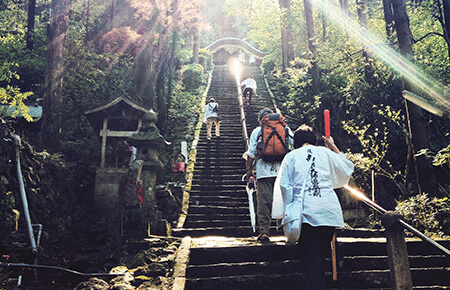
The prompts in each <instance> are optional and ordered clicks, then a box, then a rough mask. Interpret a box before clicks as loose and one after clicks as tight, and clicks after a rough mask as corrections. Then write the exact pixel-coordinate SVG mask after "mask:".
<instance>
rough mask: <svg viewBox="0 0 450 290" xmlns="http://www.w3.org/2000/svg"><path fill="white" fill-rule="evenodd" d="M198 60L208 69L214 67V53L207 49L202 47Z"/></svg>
mask: <svg viewBox="0 0 450 290" xmlns="http://www.w3.org/2000/svg"><path fill="white" fill-rule="evenodd" d="M198 58H199V59H198V62H199V64H200V65H202V66H203V67H204V68H205V69H206V70H210V69H212V65H213V55H212V53H211V52H210V51H209V50H207V49H200V51H199V56H198Z"/></svg>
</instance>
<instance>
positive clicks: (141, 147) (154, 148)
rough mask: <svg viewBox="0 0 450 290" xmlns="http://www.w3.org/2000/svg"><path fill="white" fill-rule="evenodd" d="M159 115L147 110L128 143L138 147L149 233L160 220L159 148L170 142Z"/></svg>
mask: <svg viewBox="0 0 450 290" xmlns="http://www.w3.org/2000/svg"><path fill="white" fill-rule="evenodd" d="M156 121H157V116H156V113H155V112H154V111H153V110H149V111H147V112H146V113H145V114H144V116H143V118H142V126H141V127H140V128H139V130H138V131H137V132H136V133H134V134H132V135H131V136H130V137H129V138H128V140H127V141H128V143H129V144H130V145H131V146H134V147H136V148H137V155H136V160H137V161H138V162H136V164H138V167H139V168H138V179H140V180H138V182H139V183H140V184H141V190H142V202H143V204H142V209H143V211H142V212H143V216H142V221H143V223H142V224H143V225H146V227H147V231H148V234H149V235H150V232H153V230H152V229H153V228H155V227H156V225H157V223H158V221H159V220H160V219H161V217H159V216H158V215H157V210H156V196H155V184H156V175H157V172H158V171H161V169H162V164H161V161H159V158H158V149H161V148H167V147H168V146H169V145H170V143H168V142H167V141H166V140H164V137H163V136H162V135H161V134H160V133H159V129H158V128H157V127H156Z"/></svg>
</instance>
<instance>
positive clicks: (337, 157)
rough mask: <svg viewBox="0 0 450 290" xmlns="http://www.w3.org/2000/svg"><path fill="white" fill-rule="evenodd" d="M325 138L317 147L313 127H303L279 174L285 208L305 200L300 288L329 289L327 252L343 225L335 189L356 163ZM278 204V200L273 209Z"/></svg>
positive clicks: (303, 204)
mask: <svg viewBox="0 0 450 290" xmlns="http://www.w3.org/2000/svg"><path fill="white" fill-rule="evenodd" d="M322 138H323V140H324V141H325V147H323V146H316V144H317V136H316V134H315V133H314V132H313V130H312V128H311V127H309V126H306V125H302V126H300V127H299V128H298V129H297V130H296V131H295V133H294V148H296V149H294V150H293V151H291V152H289V153H288V154H286V156H285V157H284V159H283V162H282V164H281V168H280V173H279V175H278V176H277V179H279V180H277V182H278V181H279V182H280V188H281V195H282V201H283V202H282V204H283V207H284V210H286V209H287V208H288V207H287V205H288V204H291V203H294V202H296V201H297V202H298V201H303V202H302V208H303V210H302V211H300V215H301V217H300V221H301V232H300V238H299V240H298V247H299V249H300V256H301V258H302V261H303V266H304V274H305V278H306V279H305V282H306V283H305V285H304V286H305V288H301V289H325V288H326V286H325V268H324V262H325V255H326V254H327V253H328V252H329V250H330V242H331V239H332V237H333V234H334V232H335V228H343V227H344V218H343V214H342V209H341V205H340V203H339V199H338V197H337V195H336V193H335V192H334V188H339V187H343V186H345V185H347V184H348V181H349V179H350V176H351V174H352V172H353V169H354V165H353V163H352V162H351V161H349V160H347V159H346V157H345V155H344V154H343V153H341V152H340V151H339V149H338V148H337V146H336V145H335V144H334V140H333V138H332V137H322ZM276 198H277V197H276V194H275V192H274V199H276ZM275 204H276V201H274V205H273V208H274V210H275ZM278 212H281V211H280V210H278Z"/></svg>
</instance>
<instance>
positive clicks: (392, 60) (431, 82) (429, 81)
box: [312, 0, 450, 111]
mask: <svg viewBox="0 0 450 290" xmlns="http://www.w3.org/2000/svg"><path fill="white" fill-rule="evenodd" d="M312 2H313V4H314V5H315V6H316V7H318V8H319V9H320V10H322V11H323V12H324V13H325V14H326V15H327V16H328V17H329V19H331V20H332V21H334V22H335V23H337V24H338V25H339V26H340V27H341V28H342V29H344V30H346V32H347V33H348V34H349V36H352V37H354V38H356V39H358V40H359V41H360V42H361V43H362V44H363V45H364V46H365V47H366V48H368V49H369V50H371V51H372V52H373V54H374V56H376V57H377V58H378V59H379V60H380V61H382V62H384V63H385V64H386V65H387V66H389V67H391V68H392V69H394V70H395V71H396V72H397V73H399V74H400V75H401V76H402V77H404V78H405V79H406V80H407V81H408V82H409V83H410V84H411V85H413V86H414V87H416V88H417V89H419V90H421V91H422V93H423V94H426V95H428V96H429V97H430V98H432V99H433V100H434V101H436V102H438V103H439V104H441V105H442V106H444V107H445V108H446V109H447V110H449V111H450V101H449V100H448V98H447V97H446V96H445V94H446V93H447V94H448V91H449V88H448V87H446V86H445V85H443V84H441V83H440V82H438V81H437V80H435V79H433V78H432V77H431V76H429V75H427V74H426V73H425V72H423V71H421V70H420V69H419V68H418V67H417V66H415V65H414V64H413V63H412V62H410V61H409V60H408V59H407V58H405V57H404V56H403V55H401V54H400V53H398V52H397V51H396V50H394V49H392V48H391V47H389V46H388V45H387V44H385V43H383V41H381V40H380V39H378V38H377V37H376V36H374V35H373V34H371V33H370V32H369V31H368V30H367V29H366V28H364V27H362V26H361V25H359V23H357V22H356V21H355V20H353V19H351V18H349V17H348V16H345V15H344V14H343V13H342V12H341V9H340V8H339V7H337V6H336V5H335V4H334V3H332V2H331V1H326V2H325V1H323V0H313V1H312Z"/></svg>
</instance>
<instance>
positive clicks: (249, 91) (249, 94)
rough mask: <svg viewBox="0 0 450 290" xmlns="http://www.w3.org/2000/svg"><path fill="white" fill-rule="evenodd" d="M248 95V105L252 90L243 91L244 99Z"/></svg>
mask: <svg viewBox="0 0 450 290" xmlns="http://www.w3.org/2000/svg"><path fill="white" fill-rule="evenodd" d="M247 93H248V100H247V101H248V103H249V104H250V101H251V100H252V95H253V89H252V88H245V89H244V98H245V97H246V96H247Z"/></svg>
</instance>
